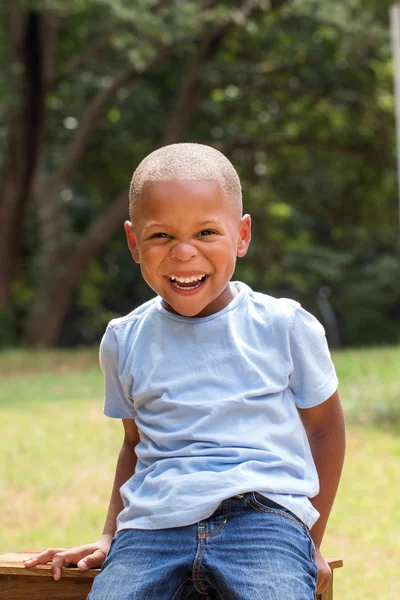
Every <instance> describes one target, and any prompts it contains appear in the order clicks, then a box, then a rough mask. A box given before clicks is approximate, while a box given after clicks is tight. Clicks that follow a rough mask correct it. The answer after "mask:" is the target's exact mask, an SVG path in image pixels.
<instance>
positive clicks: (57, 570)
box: [24, 535, 112, 581]
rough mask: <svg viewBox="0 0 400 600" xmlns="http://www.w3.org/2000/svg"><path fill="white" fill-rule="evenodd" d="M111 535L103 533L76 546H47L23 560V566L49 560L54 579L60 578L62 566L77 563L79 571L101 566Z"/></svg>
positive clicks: (44, 562)
mask: <svg viewBox="0 0 400 600" xmlns="http://www.w3.org/2000/svg"><path fill="white" fill-rule="evenodd" d="M111 539H112V536H111V535H103V536H102V537H101V538H100V540H98V541H97V542H93V543H92V544H86V545H85V546H78V547H77V548H70V549H69V550H66V549H65V548H48V549H47V550H43V552H41V553H40V554H38V555H37V556H32V558H28V559H27V560H24V567H29V568H30V567H36V566H37V565H45V564H47V563H49V562H51V570H52V573H53V577H54V579H55V580H56V581H58V580H59V579H60V578H61V575H62V567H63V566H64V565H67V564H73V565H77V566H78V569H80V570H81V571H86V570H87V569H95V568H98V567H101V565H102V564H103V562H104V560H105V558H106V555H107V552H108V550H109V548H110V544H111Z"/></svg>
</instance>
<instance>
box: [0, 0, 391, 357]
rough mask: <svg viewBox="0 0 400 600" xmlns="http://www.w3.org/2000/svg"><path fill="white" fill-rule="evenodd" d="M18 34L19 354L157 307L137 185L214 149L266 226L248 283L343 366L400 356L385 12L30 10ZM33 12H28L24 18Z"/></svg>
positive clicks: (3, 122) (10, 335)
mask: <svg viewBox="0 0 400 600" xmlns="http://www.w3.org/2000/svg"><path fill="white" fill-rule="evenodd" d="M12 4H13V6H14V10H13V11H12V10H11V8H8V9H7V3H6V5H4V4H3V5H2V8H1V9H0V10H1V13H0V14H1V20H0V28H1V31H0V60H1V65H2V68H1V72H0V162H1V183H0V210H1V213H0V214H1V219H0V311H1V317H0V344H1V345H2V346H10V345H15V344H18V345H21V344H22V345H27V344H28V345H34V346H36V345H44V346H55V345H57V346H64V347H65V346H75V345H83V344H92V343H94V342H98V341H99V339H100V338H101V335H102V333H103V331H104V328H105V325H106V323H107V322H108V320H109V319H110V318H112V317H114V316H116V315H120V314H124V313H127V312H129V311H130V310H132V309H133V308H134V307H136V306H137V305H139V304H140V303H141V302H143V301H144V300H146V299H148V298H149V297H150V296H151V295H152V292H151V290H149V289H147V287H146V285H145V284H144V283H143V282H142V281H141V277H140V274H139V269H138V267H137V266H135V265H134V263H133V261H132V259H131V257H130V254H129V252H128V250H127V248H126V243H125V239H124V234H123V227H122V224H123V222H124V220H125V219H126V218H127V215H128V212H127V190H128V187H129V182H130V177H131V175H132V172H133V170H134V169H135V167H136V166H137V165H138V163H139V162H140V161H141V159H142V158H143V157H144V156H145V155H146V154H148V153H149V152H151V151H152V150H154V149H155V148H157V147H159V146H161V145H164V144H168V143H173V142H180V141H188V140H190V141H196V142H203V143H207V144H212V145H214V146H215V147H217V148H218V149H220V150H221V151H222V152H224V153H225V154H226V155H227V156H228V157H229V158H230V159H231V161H232V162H233V164H234V165H235V167H236V168H237V170H238V171H239V174H240V177H241V180H242V183H243V193H244V202H245V210H246V212H249V213H251V215H252V216H253V221H254V235H253V242H252V246H251V251H250V253H249V255H248V256H247V257H246V258H245V259H243V260H241V261H239V265H238V269H237V277H238V278H241V279H243V280H245V281H246V282H248V283H249V284H250V285H252V286H253V287H254V288H255V289H257V290H259V291H264V292H267V293H270V294H273V295H279V296H289V297H293V298H296V299H297V300H299V301H301V302H302V303H303V305H304V306H305V307H306V308H308V309H309V310H311V311H312V312H313V313H314V314H316V315H317V316H318V317H319V318H320V320H321V321H322V322H323V323H324V325H325V327H326V330H327V334H328V338H329V341H330V344H331V346H332V347H339V346H354V345H358V346H359V345H372V344H377V343H378V344H381V343H393V342H396V341H398V340H399V338H400V325H399V323H400V320H399V317H400V265H399V261H398V256H396V248H398V241H399V225H398V223H399V221H398V205H397V190H396V154H395V148H396V143H395V123H394V95H393V74H392V56H391V46H390V30H389V24H388V7H389V2H386V1H385V0H346V1H345V2H343V1H339V0H338V1H336V0H329V2H328V0H296V1H289V0H270V1H269V0H268V1H267V0H264V1H262V0H258V1H256V0H243V1H242V2H239V1H222V2H216V1H213V0H197V1H193V2H191V1H186V0H169V1H163V0H141V1H130V2H129V1H126V0H125V1H123V0H109V1H108V0H90V1H89V0H70V1H68V2H65V1H61V0H46V1H39V0H32V2H30V1H29V0H25V1H24V2H21V1H20V0H17V1H16V2H13V3H12ZM15 7H20V9H19V10H15Z"/></svg>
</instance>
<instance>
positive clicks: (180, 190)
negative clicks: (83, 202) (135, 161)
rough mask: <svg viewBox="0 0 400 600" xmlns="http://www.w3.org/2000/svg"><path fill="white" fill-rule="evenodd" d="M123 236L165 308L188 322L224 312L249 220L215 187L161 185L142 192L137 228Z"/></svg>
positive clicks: (189, 183)
mask: <svg viewBox="0 0 400 600" xmlns="http://www.w3.org/2000/svg"><path fill="white" fill-rule="evenodd" d="M125 230H126V235H127V239H128V246H129V248H130V251H131V253H132V256H133V259H134V260H135V261H136V262H138V263H140V267H141V271H142V275H143V278H144V279H145V281H146V282H147V284H148V285H149V286H150V287H151V288H152V289H153V290H154V291H155V292H156V293H157V294H158V295H159V296H161V297H162V298H163V301H164V307H165V308H166V309H167V310H170V311H171V312H175V313H178V314H180V315H183V316H185V317H205V316H208V315H211V314H213V313H215V312H218V311H219V310H222V308H224V307H225V306H226V305H227V304H229V302H230V301H231V300H232V299H233V298H234V296H235V295H236V290H235V288H233V286H232V285H230V279H231V277H232V275H233V272H234V270H235V263H236V257H237V256H244V255H245V254H246V252H247V248H248V246H249V243H250V217H249V215H245V216H244V217H242V218H240V216H238V214H237V211H235V208H234V206H233V205H232V204H231V203H229V201H228V200H226V198H225V197H224V195H223V192H222V190H221V187H220V185H219V183H218V182H217V181H214V180H201V181H162V182H154V183H148V184H146V185H145V186H144V189H143V193H142V198H141V201H140V205H139V206H138V208H137V211H136V219H135V224H134V227H133V228H132V224H131V223H130V222H129V221H127V222H126V223H125Z"/></svg>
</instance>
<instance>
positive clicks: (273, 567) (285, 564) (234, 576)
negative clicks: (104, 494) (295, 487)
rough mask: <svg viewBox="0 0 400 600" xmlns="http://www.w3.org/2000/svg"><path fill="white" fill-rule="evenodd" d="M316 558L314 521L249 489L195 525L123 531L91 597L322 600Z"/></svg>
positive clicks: (106, 599)
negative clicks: (310, 524) (318, 599)
mask: <svg viewBox="0 0 400 600" xmlns="http://www.w3.org/2000/svg"><path fill="white" fill-rule="evenodd" d="M314 558H315V548H314V544H313V541H312V539H311V537H310V534H309V531H308V528H307V527H306V525H304V524H303V523H302V522H301V521H300V520H299V519H297V517H295V516H294V515H293V514H292V513H291V512H289V511H288V510H286V509H285V508H283V507H282V506H280V505H278V504H275V503H274V502H272V501H270V500H268V499H267V498H264V497H263V496H261V495H260V494H258V493H255V492H249V493H247V494H243V495H239V496H235V497H234V498H228V499H227V500H224V501H223V502H222V503H221V504H220V506H219V507H218V508H217V510H216V511H215V512H214V513H213V514H212V515H211V516H210V517H209V518H208V519H205V520H204V521H199V522H198V523H196V524H194V525H188V526H185V527H176V528H174V529H157V530H141V529H126V530H122V531H120V532H119V533H117V535H116V536H115V537H114V539H113V540H112V542H111V547H110V550H109V553H108V555H107V558H106V560H105V562H104V564H103V567H102V569H101V572H100V573H99V575H97V577H96V578H95V580H94V583H93V587H92V591H91V593H90V594H89V596H88V600H195V599H197V600H200V599H201V600H222V599H223V600H315V589H316V578H317V568H316V566H315V562H314Z"/></svg>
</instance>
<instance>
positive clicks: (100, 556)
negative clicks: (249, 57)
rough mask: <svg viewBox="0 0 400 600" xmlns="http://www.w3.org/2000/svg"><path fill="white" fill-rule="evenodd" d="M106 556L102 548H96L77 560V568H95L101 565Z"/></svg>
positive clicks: (82, 569)
mask: <svg viewBox="0 0 400 600" xmlns="http://www.w3.org/2000/svg"><path fill="white" fill-rule="evenodd" d="M105 558H106V552H104V550H96V551H95V552H93V554H88V556H85V557H84V558H83V559H82V560H80V561H79V562H78V569H81V571H86V570H87V569H95V568H97V567H101V565H102V564H103V562H104V561H105Z"/></svg>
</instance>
